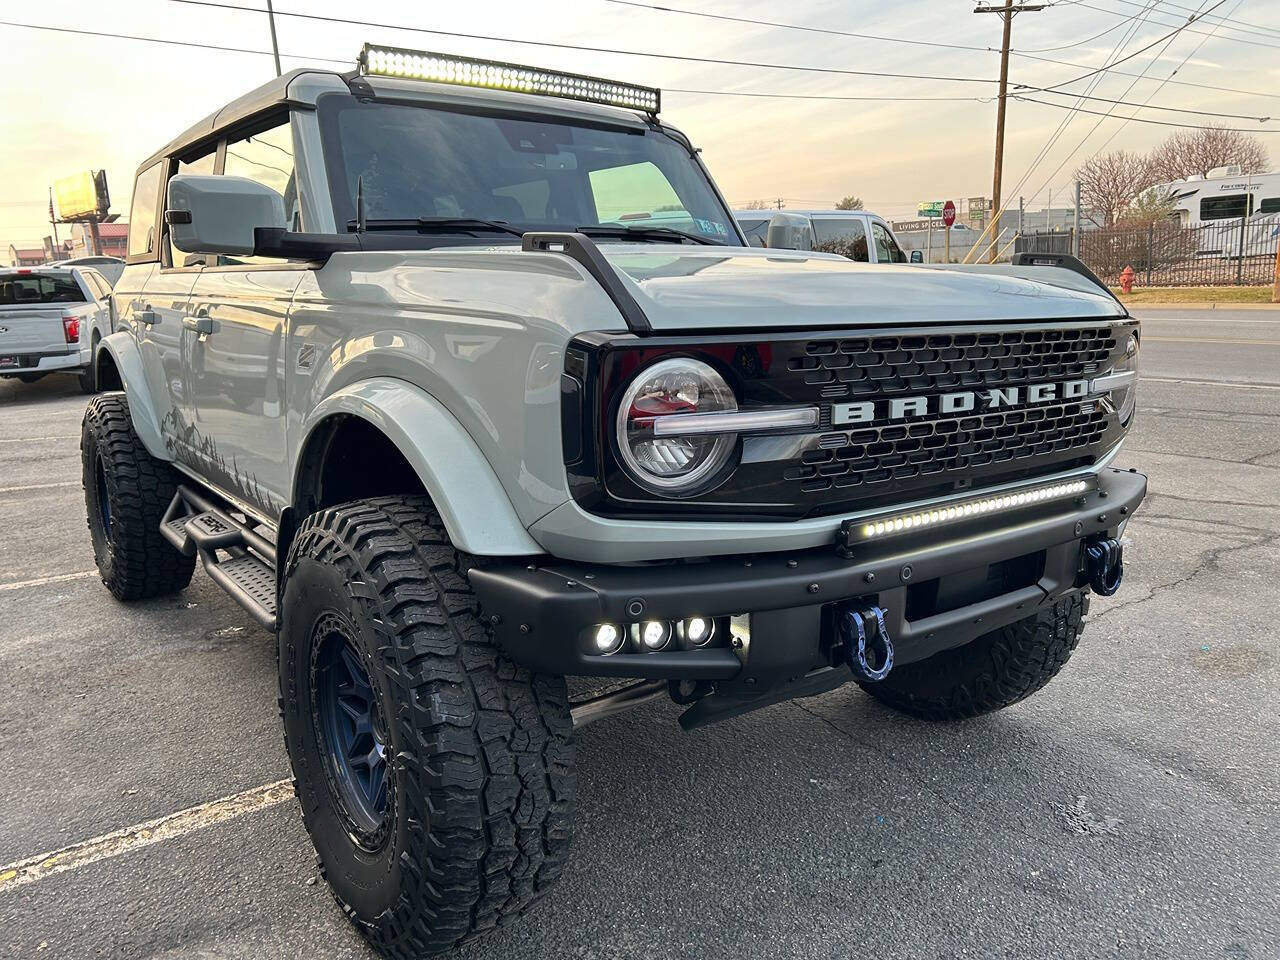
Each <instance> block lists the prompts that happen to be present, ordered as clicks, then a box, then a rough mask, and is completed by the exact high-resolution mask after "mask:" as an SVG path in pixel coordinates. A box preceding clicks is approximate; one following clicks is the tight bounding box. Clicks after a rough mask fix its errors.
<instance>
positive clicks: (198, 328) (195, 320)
mask: <svg viewBox="0 0 1280 960" xmlns="http://www.w3.org/2000/svg"><path fill="white" fill-rule="evenodd" d="M182 326H183V327H184V328H186V329H187V330H193V331H195V332H196V333H198V334H199V335H200V336H202V337H205V336H208V335H209V334H211V333H213V318H212V317H183V318H182Z"/></svg>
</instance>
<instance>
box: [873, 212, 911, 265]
mask: <svg viewBox="0 0 1280 960" xmlns="http://www.w3.org/2000/svg"><path fill="white" fill-rule="evenodd" d="M871 237H872V239H873V240H874V241H875V244H876V259H877V260H879V261H880V262H881V263H900V262H902V261H903V260H905V259H906V257H904V256H903V255H902V248H901V247H899V246H898V242H897V241H896V240H894V239H893V234H891V233H890V232H889V231H888V229H886V227H885V225H884V224H883V223H876V221H874V220H872V221H871Z"/></svg>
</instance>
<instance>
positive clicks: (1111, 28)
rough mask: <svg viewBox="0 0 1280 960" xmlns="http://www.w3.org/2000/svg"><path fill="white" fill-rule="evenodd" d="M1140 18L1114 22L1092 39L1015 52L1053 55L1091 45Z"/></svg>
mask: <svg viewBox="0 0 1280 960" xmlns="http://www.w3.org/2000/svg"><path fill="white" fill-rule="evenodd" d="M1140 16H1142V14H1141V13H1135V14H1134V15H1133V16H1131V17H1127V18H1126V19H1124V20H1118V21H1116V22H1115V23H1113V24H1112V25H1111V26H1109V27H1107V29H1105V30H1103V31H1102V32H1101V33H1095V34H1094V35H1093V36H1092V37H1086V38H1085V39H1083V40H1076V41H1075V42H1074V43H1066V44H1063V45H1062V46H1060V47H1040V48H1027V47H1018V48H1016V50H1017V51H1018V52H1019V53H1053V52H1054V51H1057V50H1070V49H1071V48H1072V47H1082V46H1084V45H1085V44H1086V43H1093V41H1094V40H1097V39H1099V38H1100V37H1105V36H1106V35H1107V34H1108V33H1111V32H1112V31H1114V30H1119V29H1120V28H1121V27H1123V26H1124V25H1125V24H1127V23H1131V22H1133V21H1134V20H1137V19H1138V18H1139V17H1140ZM1009 53H1010V54H1013V53H1014V50H1010V51H1009Z"/></svg>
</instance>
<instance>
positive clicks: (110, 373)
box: [95, 341, 124, 390]
mask: <svg viewBox="0 0 1280 960" xmlns="http://www.w3.org/2000/svg"><path fill="white" fill-rule="evenodd" d="M95 342H96V341H95ZM95 352H96V353H97V361H96V365H97V369H98V389H99V390H123V389H124V381H123V380H122V379H120V371H119V370H118V369H117V368H116V361H115V358H114V357H112V356H111V353H110V351H108V350H96V351H95Z"/></svg>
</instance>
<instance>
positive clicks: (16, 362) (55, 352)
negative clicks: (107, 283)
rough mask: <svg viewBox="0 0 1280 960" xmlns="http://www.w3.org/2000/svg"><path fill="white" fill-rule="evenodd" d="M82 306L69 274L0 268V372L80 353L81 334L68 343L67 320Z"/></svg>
mask: <svg viewBox="0 0 1280 960" xmlns="http://www.w3.org/2000/svg"><path fill="white" fill-rule="evenodd" d="M84 302H85V294H84V292H83V291H82V289H81V287H80V284H79V283H78V282H77V280H76V277H75V275H74V274H73V273H72V271H70V270H45V271H42V270H40V269H39V268H29V269H28V268H20V269H16V270H3V269H0V373H10V372H14V371H20V370H24V369H34V368H36V367H38V366H39V362H40V359H41V358H42V357H63V356H66V355H67V354H69V353H75V352H76V351H77V350H79V342H78V337H79V331H78V330H76V331H75V333H76V336H77V341H76V342H69V341H68V336H69V334H68V328H67V324H66V323H64V320H66V319H68V317H74V316H76V315H77V313H78V308H80V307H82V306H83V305H84Z"/></svg>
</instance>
